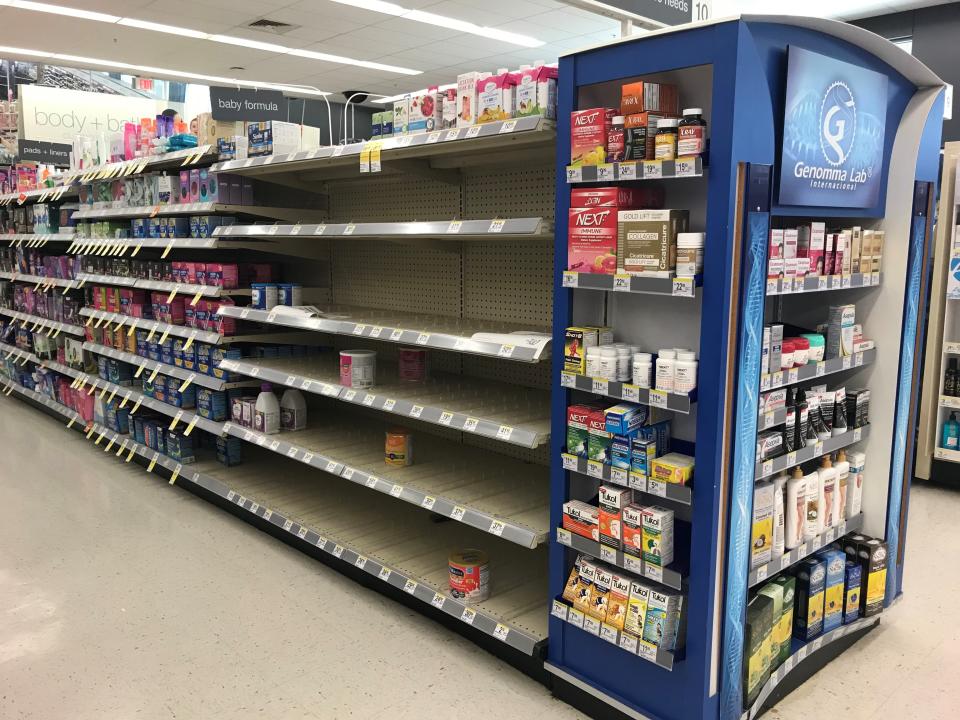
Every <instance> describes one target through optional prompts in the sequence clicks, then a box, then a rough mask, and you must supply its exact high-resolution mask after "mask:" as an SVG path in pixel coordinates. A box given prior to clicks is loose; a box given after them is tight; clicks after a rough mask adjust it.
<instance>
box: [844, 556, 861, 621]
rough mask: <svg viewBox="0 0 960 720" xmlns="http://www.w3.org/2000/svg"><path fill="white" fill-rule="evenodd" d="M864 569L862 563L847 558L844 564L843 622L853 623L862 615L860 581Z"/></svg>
mask: <svg viewBox="0 0 960 720" xmlns="http://www.w3.org/2000/svg"><path fill="white" fill-rule="evenodd" d="M862 574H863V570H862V568H861V567H860V563H858V562H855V561H854V560H847V561H846V563H845V565H844V581H843V624H844V625H846V624H847V623H851V622H853V621H854V620H856V619H857V618H859V617H860V582H861V577H862Z"/></svg>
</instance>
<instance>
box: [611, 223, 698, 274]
mask: <svg viewBox="0 0 960 720" xmlns="http://www.w3.org/2000/svg"><path fill="white" fill-rule="evenodd" d="M688 217H689V213H688V212H687V211H686V210H621V211H619V212H618V213H617V246H616V247H617V249H616V254H617V270H618V271H619V272H625V273H628V274H631V275H647V276H653V277H670V276H671V275H672V274H673V272H674V270H675V268H676V264H677V233H681V232H686V230H687V222H688Z"/></svg>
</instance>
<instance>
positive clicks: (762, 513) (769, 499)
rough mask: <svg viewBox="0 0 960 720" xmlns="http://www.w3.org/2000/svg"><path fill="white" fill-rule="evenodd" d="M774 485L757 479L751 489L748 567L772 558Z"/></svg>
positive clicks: (766, 561) (759, 564) (757, 565)
mask: <svg viewBox="0 0 960 720" xmlns="http://www.w3.org/2000/svg"><path fill="white" fill-rule="evenodd" d="M773 506H774V486H773V483H772V482H770V481H758V482H757V483H756V485H755V486H754V489H753V523H752V530H751V533H750V536H751V544H750V568H751V569H753V568H757V567H760V566H761V565H766V564H767V563H768V562H770V561H771V560H772V559H773Z"/></svg>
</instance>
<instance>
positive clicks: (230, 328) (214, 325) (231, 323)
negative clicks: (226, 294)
mask: <svg viewBox="0 0 960 720" xmlns="http://www.w3.org/2000/svg"><path fill="white" fill-rule="evenodd" d="M233 304H234V302H233V299H232V298H223V299H222V300H219V301H214V300H211V301H210V302H209V303H208V305H209V306H210V330H211V331H213V332H218V333H220V334H221V335H236V334H237V321H236V320H235V319H234V318H232V317H224V316H223V315H221V314H220V312H219V310H220V307H221V306H223V305H233Z"/></svg>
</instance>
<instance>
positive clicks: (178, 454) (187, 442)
mask: <svg viewBox="0 0 960 720" xmlns="http://www.w3.org/2000/svg"><path fill="white" fill-rule="evenodd" d="M167 455H169V456H170V457H171V458H173V459H174V460H176V461H177V462H178V463H182V464H183V465H188V464H190V463H192V462H195V461H196V459H197V458H196V456H195V455H194V451H193V438H191V437H189V436H186V435H184V434H183V433H181V432H175V431H169V430H168V431H167Z"/></svg>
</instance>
